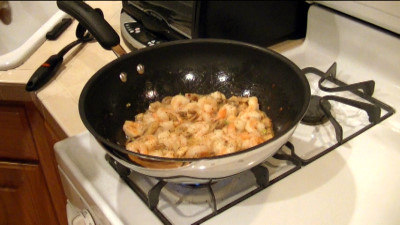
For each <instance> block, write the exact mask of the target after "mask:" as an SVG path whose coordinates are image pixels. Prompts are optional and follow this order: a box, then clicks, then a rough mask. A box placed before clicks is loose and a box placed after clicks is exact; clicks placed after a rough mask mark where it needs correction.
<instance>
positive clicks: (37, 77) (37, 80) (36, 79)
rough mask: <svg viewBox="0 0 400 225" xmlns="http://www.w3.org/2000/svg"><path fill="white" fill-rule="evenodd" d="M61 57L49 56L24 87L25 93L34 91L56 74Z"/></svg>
mask: <svg viewBox="0 0 400 225" xmlns="http://www.w3.org/2000/svg"><path fill="white" fill-rule="evenodd" d="M62 61H63V57H62V56H59V55H52V56H50V57H49V58H48V59H47V60H46V62H44V63H43V64H42V65H41V66H40V67H39V68H38V69H37V70H36V71H35V72H34V73H33V75H32V77H31V78H30V79H29V81H28V83H27V84H26V86H25V90H27V91H36V90H38V89H39V88H41V87H42V86H43V85H44V84H46V83H47V81H49V80H50V79H51V78H52V77H53V76H54V74H56V72H57V69H58V67H59V66H60V65H61V63H62Z"/></svg>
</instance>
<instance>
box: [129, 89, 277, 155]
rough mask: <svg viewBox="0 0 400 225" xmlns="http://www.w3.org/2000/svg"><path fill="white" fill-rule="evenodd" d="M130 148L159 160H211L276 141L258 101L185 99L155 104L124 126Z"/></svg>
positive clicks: (213, 95) (210, 97)
mask: <svg viewBox="0 0 400 225" xmlns="http://www.w3.org/2000/svg"><path fill="white" fill-rule="evenodd" d="M123 130H124V132H125V134H126V135H127V137H128V142H127V144H126V148H127V149H128V150H130V151H134V152H138V153H141V154H148V155H153V156H160V157H169V158H173V157H177V158H181V157H186V158H198V157H212V156H216V155H224V154H230V153H234V152H237V151H241V150H243V149H246V148H251V147H253V146H255V145H258V144H260V143H262V142H265V141H267V140H269V139H271V138H273V136H274V132H273V129H272V121H271V119H270V118H269V117H268V116H267V115H266V114H265V113H264V112H262V111H260V110H259V103H258V99H257V98H256V97H238V96H232V97H230V98H229V99H226V97H225V95H223V94H222V93H221V92H213V93H211V94H209V95H199V94H193V93H186V94H185V95H176V96H167V97H165V98H163V99H162V100H161V101H157V102H154V103H151V104H150V105H149V110H148V111H146V112H144V113H140V114H138V115H136V116H135V121H125V124H124V125H123Z"/></svg>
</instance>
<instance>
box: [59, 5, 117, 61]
mask: <svg viewBox="0 0 400 225" xmlns="http://www.w3.org/2000/svg"><path fill="white" fill-rule="evenodd" d="M57 6H58V8H59V9H61V10H62V11H64V12H66V13H67V14H69V15H71V16H72V17H74V18H75V19H77V20H78V21H79V23H81V24H82V25H83V26H84V27H85V28H86V29H87V30H88V31H89V32H90V33H91V34H92V35H93V37H94V38H96V40H97V41H98V42H99V43H100V45H101V46H102V47H103V48H104V49H107V50H114V49H116V50H119V51H121V46H120V45H119V43H120V39H119V36H118V34H117V32H115V30H114V29H113V28H112V27H111V25H110V24H109V23H108V22H107V21H106V20H105V19H104V18H103V17H102V15H100V14H99V13H98V12H96V10H94V9H93V8H92V7H90V6H89V5H87V4H86V3H84V2H82V1H60V0H58V1H57ZM122 51H123V52H124V50H123V49H122ZM114 52H115V50H114ZM115 53H116V52H115ZM116 54H117V55H118V56H119V55H122V54H124V53H116Z"/></svg>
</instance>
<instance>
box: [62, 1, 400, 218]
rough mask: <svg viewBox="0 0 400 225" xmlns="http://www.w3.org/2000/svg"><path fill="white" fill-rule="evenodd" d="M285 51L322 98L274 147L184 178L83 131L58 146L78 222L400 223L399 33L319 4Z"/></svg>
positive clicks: (71, 210)
mask: <svg viewBox="0 0 400 225" xmlns="http://www.w3.org/2000/svg"><path fill="white" fill-rule="evenodd" d="M280 53H281V54H283V55H284V56H286V57H288V58H289V59H290V60H292V61H293V62H294V63H296V64H297V65H298V66H299V67H300V68H302V69H303V71H304V72H305V74H306V76H307V79H308V80H309V82H310V86H311V93H312V95H313V100H312V104H311V105H310V108H311V110H312V111H310V112H309V113H307V114H306V117H305V119H304V121H302V122H301V123H300V124H299V125H298V127H297V128H296V131H295V132H294V134H293V136H292V137H291V139H290V140H289V142H288V143H287V144H286V145H285V146H283V147H282V148H281V149H280V150H279V151H278V153H277V154H276V155H274V156H273V157H271V158H269V159H267V160H266V161H265V162H264V163H262V164H260V165H258V166H256V167H254V168H253V169H252V170H250V171H245V172H242V173H240V174H237V175H234V176H232V177H229V178H226V179H222V180H210V181H209V182H208V183H206V184H201V185H183V184H176V183H167V182H165V181H163V180H159V179H155V178H150V177H146V176H144V175H141V174H138V173H135V172H133V171H130V170H128V169H126V168H124V167H123V166H121V165H119V164H118V163H117V162H115V161H114V160H113V159H112V158H111V157H109V156H108V155H107V154H105V151H104V150H103V149H102V148H101V147H100V146H99V145H98V144H97V142H96V141H95V140H94V138H93V137H92V136H91V135H90V134H89V133H88V132H84V133H82V134H80V135H77V136H74V137H70V138H68V139H66V140H63V141H61V142H59V143H57V144H56V146H55V151H56V156H57V161H58V163H59V169H60V174H61V178H62V181H63V184H64V189H65V192H66V195H67V197H68V204H67V206H68V207H67V208H68V210H69V214H70V215H72V216H71V219H70V221H69V222H70V223H71V224H73V223H72V222H73V221H78V220H79V221H84V220H85V221H89V222H93V223H95V224H144V223H145V224H199V223H202V224H203V223H204V224H264V223H268V224H331V223H335V224H398V223H399V222H400V218H399V217H398V216H397V212H398V211H399V210H400V203H399V202H400V201H399V200H400V192H399V191H398V188H400V181H399V179H397V176H396V175H393V173H394V171H399V170H400V157H399V154H400V151H399V150H398V149H397V148H398V146H400V140H399V139H398V137H399V133H400V118H399V116H398V114H396V109H398V108H399V107H400V103H399V102H400V97H399V96H398V95H397V94H395V93H398V91H399V89H400V87H399V84H400V74H399V73H400V64H399V63H398V62H399V60H400V38H399V36H398V34H395V33H392V32H389V31H386V30H383V29H382V28H379V27H376V26H374V25H371V24H366V23H364V22H361V21H359V20H357V19H354V18H352V17H349V16H347V15H344V14H342V13H340V12H337V11H333V10H331V9H328V8H325V7H322V6H319V5H312V6H311V7H310V9H309V15H308V24H307V35H306V38H305V40H304V42H303V43H302V44H301V45H299V46H296V47H294V48H291V49H288V50H282V51H281V52H280ZM314 107H315V108H314ZM378 191H379V194H378V193H377V192H378ZM83 209H86V210H83ZM333 221H334V222H333Z"/></svg>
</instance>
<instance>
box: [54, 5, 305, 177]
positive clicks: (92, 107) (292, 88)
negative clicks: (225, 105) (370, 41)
mask: <svg viewBox="0 0 400 225" xmlns="http://www.w3.org/2000/svg"><path fill="white" fill-rule="evenodd" d="M57 4H58V7H59V8H60V9H61V10H63V11H65V12H67V13H68V14H70V15H71V16H73V17H75V18H76V19H77V20H78V21H79V22H81V23H82V24H83V25H84V26H86V28H87V29H88V30H89V32H91V34H92V35H93V36H94V37H95V38H96V39H97V41H98V42H99V43H100V44H101V45H102V46H103V48H105V49H108V50H109V49H112V50H113V51H114V52H115V53H116V54H117V55H119V56H120V57H119V58H117V59H115V60H114V61H112V62H110V63H109V64H107V65H105V66H104V67H103V68H101V69H100V70H99V71H97V72H96V73H95V74H94V75H93V76H92V77H91V78H90V79H89V81H88V82H87V83H86V85H85V86H84V88H83V90H82V93H81V95H80V99H79V113H80V116H81V119H82V121H83V123H84V125H85V126H86V128H87V129H88V130H89V132H90V133H91V134H92V135H93V137H94V138H95V139H96V140H97V142H98V143H99V144H100V145H101V146H102V147H103V148H104V149H105V150H106V151H107V152H108V153H109V154H110V155H111V156H112V157H113V158H114V159H115V160H117V161H118V162H119V163H121V164H123V165H124V166H126V167H128V168H130V169H132V170H135V171H137V172H139V173H142V174H145V175H148V176H152V177H156V178H162V179H169V180H170V181H174V182H183V183H194V182H195V183H198V182H202V181H204V182H205V181H208V180H209V179H217V178H224V177H228V176H231V175H234V174H237V173H240V172H242V171H245V170H247V169H250V168H252V167H254V166H256V165H258V164H260V163H261V162H263V161H265V160H266V159H267V158H268V157H270V156H272V155H273V154H274V153H275V152H276V151H278V150H279V149H280V147H282V145H284V144H285V143H286V142H287V140H288V139H289V138H290V136H291V135H292V134H293V132H294V130H295V129H296V126H297V124H298V123H299V122H300V120H301V119H302V117H303V116H304V114H305V112H306V110H307V108H308V104H309V101H310V87H309V84H308V82H307V79H306V77H305V76H304V74H303V72H302V71H301V70H300V69H299V68H298V67H297V66H296V65H295V64H294V63H292V62H291V61H290V60H288V59H287V58H285V57H284V56H282V55H280V54H278V53H276V52H274V51H271V50H268V49H265V48H261V47H259V46H255V45H251V44H248V43H243V42H237V41H232V40H218V39H192V40H180V41H172V42H167V43H162V44H159V45H155V46H152V47H148V48H144V49H140V50H138V51H134V52H131V53H129V54H123V51H121V47H120V46H119V37H118V35H117V34H116V32H115V31H114V30H113V29H112V28H111V26H110V25H109V24H108V23H107V22H106V21H105V20H104V19H103V18H102V17H101V16H99V15H97V14H96V13H95V11H94V10H93V9H92V8H91V7H90V6H88V5H86V4H85V3H83V2H75V1H59V2H58V3H57ZM99 57H101V56H99ZM214 91H220V92H222V93H223V94H225V96H226V97H227V98H229V97H230V96H232V95H236V96H256V97H258V99H259V103H260V109H261V110H262V111H264V112H265V113H266V114H267V115H268V116H269V117H270V118H271V120H272V122H273V126H274V132H275V136H274V138H272V139H271V140H269V141H267V142H264V143H262V144H259V145H257V146H254V147H252V148H249V149H246V150H243V151H240V152H236V153H231V154H227V155H222V156H216V157H208V158H196V159H192V158H163V157H156V156H149V155H143V154H139V153H134V152H130V151H128V150H126V149H125V147H124V144H125V142H126V137H125V134H124V133H123V130H122V125H123V123H124V121H125V120H134V116H135V115H136V114H138V113H140V112H144V111H145V110H146V109H147V108H148V106H149V104H150V103H151V102H154V101H159V100H161V99H162V98H164V97H165V96H173V95H177V94H180V93H198V94H209V93H211V92H214Z"/></svg>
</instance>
